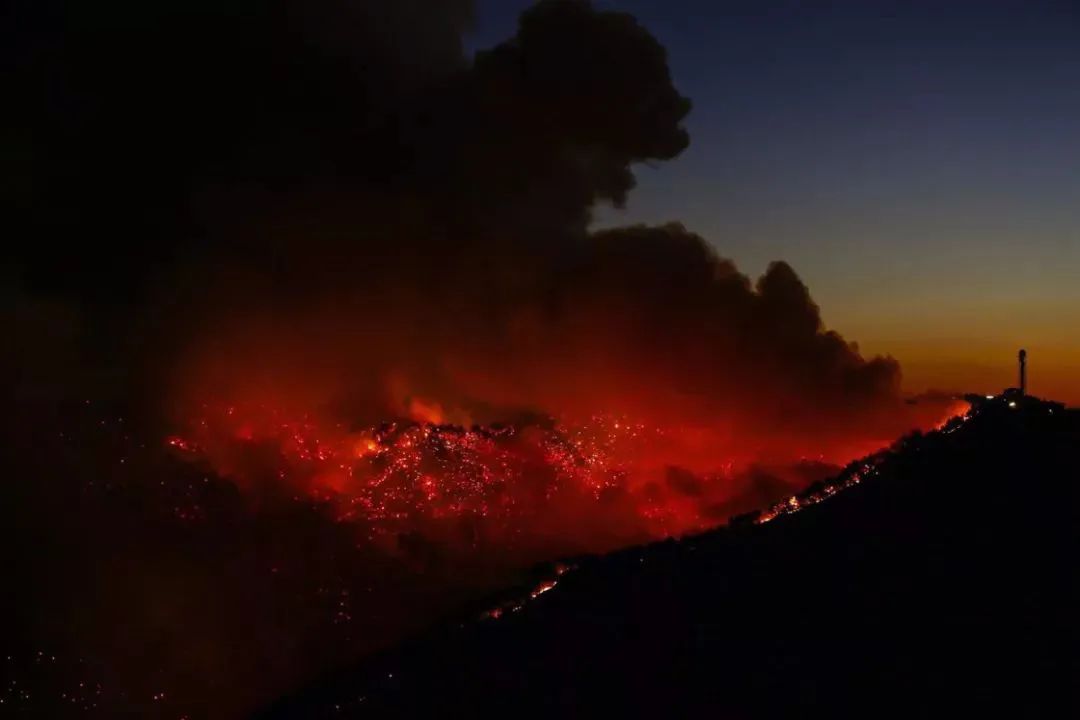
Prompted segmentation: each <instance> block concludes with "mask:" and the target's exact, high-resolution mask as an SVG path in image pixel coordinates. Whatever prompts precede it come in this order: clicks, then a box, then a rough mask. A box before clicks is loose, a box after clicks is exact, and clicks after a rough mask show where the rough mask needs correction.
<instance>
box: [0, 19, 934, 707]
mask: <svg viewBox="0 0 1080 720" xmlns="http://www.w3.org/2000/svg"><path fill="white" fill-rule="evenodd" d="M93 5H94V7H93V11H92V13H91V14H87V13H88V11H87V10H86V7H87V5H86V3H83V2H77V1H75V0H33V1H32V2H31V1H29V0H27V1H26V2H23V1H21V0H20V1H19V2H16V3H15V7H16V10H15V11H14V14H13V17H17V18H18V22H17V23H4V24H2V28H0V39H2V40H3V41H2V42H0V53H2V54H3V59H4V61H5V66H6V67H13V68H16V69H17V70H16V72H15V73H14V76H15V77H14V78H13V82H12V84H11V86H10V91H9V95H10V96H11V98H10V99H11V103H10V104H11V107H12V108H14V110H13V111H12V113H11V114H10V116H9V117H8V118H7V122H8V124H9V127H10V128H11V130H10V133H9V136H10V137H15V138H19V142H20V147H22V148H23V149H24V150H25V152H23V153H21V154H19V155H18V157H17V158H16V161H15V164H14V165H12V166H11V168H13V169H11V170H10V172H12V173H14V175H13V177H19V178H20V182H19V183H18V185H19V187H20V188H23V189H22V190H20V192H19V193H17V194H14V195H12V196H10V197H9V198H7V199H8V200H10V201H11V203H12V206H11V207H10V208H9V209H8V210H9V211H8V212H6V213H5V220H4V222H5V223H6V224H7V225H8V226H9V227H8V230H9V232H7V233H6V235H8V236H10V237H19V238H21V242H20V243H19V244H18V247H17V248H16V249H15V250H14V251H13V253H14V254H13V256H12V257H11V262H10V263H8V264H6V265H5V270H4V273H5V274H4V276H3V281H4V285H3V289H4V293H5V295H6V296H7V297H8V298H9V299H11V300H12V302H10V303H5V312H6V313H7V314H8V315H7V320H8V322H7V324H6V326H7V327H9V328H12V333H13V334H14V337H13V339H12V341H11V342H10V346H11V349H12V351H11V352H10V353H7V354H5V357H4V359H3V360H2V361H0V362H3V363H4V366H3V370H4V373H3V377H5V378H6V379H8V380H9V383H10V385H11V387H10V388H9V389H10V391H11V392H10V396H11V397H12V398H13V403H14V407H15V408H16V409H15V410H14V411H13V412H11V413H10V415H9V421H10V424H11V425H12V426H13V427H11V428H10V432H9V433H8V436H9V437H10V438H11V439H12V446H13V447H14V448H16V450H17V451H16V452H15V453H13V454H14V456H15V458H14V459H13V460H12V467H13V468H14V469H15V472H14V473H13V474H14V475H15V476H16V477H17V478H18V479H17V480H15V481H13V482H12V484H10V486H8V487H7V491H8V492H10V493H12V501H11V502H9V503H4V504H3V505H4V507H5V508H7V509H8V511H9V512H10V513H12V517H10V518H9V519H10V520H11V522H10V523H9V524H8V527H9V528H11V529H12V532H14V533H15V535H16V538H15V539H14V540H13V541H12V543H10V547H20V546H23V545H25V544H26V543H27V542H28V541H27V538H30V539H31V541H32V542H34V543H35V547H38V548H40V551H39V552H38V556H37V557H36V558H35V560H34V562H33V563H31V564H29V565H25V566H23V565H20V566H19V568H18V573H17V582H16V586H18V587H20V588H21V594H20V595H19V597H18V598H17V601H16V605H17V607H15V608H13V609H11V611H10V613H9V614H8V617H14V618H16V622H15V625H16V626H18V627H19V628H20V632H21V633H23V634H24V637H21V639H20V642H21V643H22V644H23V646H24V647H23V646H21V647H22V649H23V650H24V651H25V652H24V653H23V656H24V657H30V658H35V657H37V655H36V653H39V652H45V649H44V648H41V647H38V646H37V645H38V644H40V643H45V644H47V645H49V647H50V648H53V647H56V648H60V649H61V650H60V651H58V652H56V653H55V655H56V656H57V657H58V658H60V660H58V661H57V662H59V663H61V664H63V663H65V662H66V663H72V664H75V665H78V666H79V667H80V668H81V669H80V671H79V672H80V673H82V674H83V675H85V674H86V673H90V675H88V676H87V677H88V678H89V677H90V676H91V675H92V676H93V678H92V680H91V679H87V680H85V682H91V681H92V682H93V683H98V682H99V681H100V682H101V683H103V684H104V685H105V686H106V688H107V689H106V690H104V691H103V692H104V693H105V694H106V695H109V693H112V694H111V695H109V697H110V698H111V700H109V703H110V704H109V707H110V708H111V709H113V710H117V709H119V710H127V711H133V712H140V713H144V712H145V711H146V710H147V708H162V709H161V710H160V712H162V713H163V714H165V713H171V715H170V716H175V715H176V714H178V713H174V712H173V710H176V708H178V707H184V708H187V709H188V711H190V709H191V708H192V707H194V708H195V709H196V711H197V710H198V709H199V708H200V706H201V708H202V709H203V710H206V708H207V707H213V709H214V710H215V712H214V713H212V714H215V715H219V716H220V715H228V714H240V713H242V712H244V711H246V710H249V709H250V708H251V707H253V706H255V705H257V704H258V703H260V702H264V701H266V700H267V699H269V696H270V695H271V694H273V693H276V692H280V691H281V690H282V689H283V688H284V687H287V686H290V685H291V684H295V683H296V682H299V681H300V680H301V679H304V678H307V677H309V676H311V675H312V674H313V673H316V672H319V671H321V670H325V669H326V668H327V667H329V666H332V665H333V664H334V663H338V662H345V661H347V660H349V659H352V658H355V657H357V656H359V655H363V654H364V653H367V652H370V651H372V650H373V649H375V648H378V647H383V646H385V645H387V644H389V643H392V642H394V641H396V640H399V639H400V638H401V637H404V636H405V635H407V634H408V633H409V632H412V631H415V630H416V629H417V628H419V627H422V626H423V625H425V624H426V623H428V622H430V621H432V620H433V619H434V618H435V617H437V616H438V615H439V614H440V613H445V612H449V611H450V610H451V609H453V608H457V607H461V606H462V605H463V604H465V603H466V601H467V600H470V599H473V598H475V597H477V596H478V595H479V594H482V593H484V592H488V591H490V590H491V589H492V588H493V587H497V586H499V585H501V584H503V583H504V582H506V581H507V579H508V578H511V577H513V574H514V573H515V572H516V570H517V568H520V567H524V566H527V565H528V564H529V563H532V562H535V561H537V560H543V559H551V558H553V557H559V556H563V555H567V554H573V553H579V552H594V551H602V550H607V549H611V548H614V547H618V546H621V545H626V544H629V543H637V542H642V541H646V540H649V539H655V538H660V537H668V536H672V535H679V534H682V533H686V532H690V531H694V530H699V529H702V528H706V527H710V526H714V525H717V524H721V523H723V522H724V521H725V520H726V519H727V518H728V517H729V516H731V515H733V514H736V513H739V512H745V511H747V510H749V509H751V508H754V507H762V506H766V505H768V504H771V503H773V502H775V501H777V500H778V499H779V498H783V497H789V496H791V495H792V493H794V492H797V491H798V490H799V489H800V488H803V487H805V486H806V485H808V484H809V483H811V482H814V481H816V480H821V479H822V478H824V477H827V476H828V475H829V474H831V473H832V472H833V471H834V470H835V469H836V468H837V467H840V466H843V465H844V464H846V463H847V462H849V461H850V460H852V459H853V458H856V457H861V456H862V455H864V454H866V453H867V452H870V451H872V450H874V449H876V448H878V447H881V446H883V445H886V444H887V443H888V442H889V441H890V440H891V439H893V438H895V437H897V436H898V435H900V434H902V433H904V432H907V431H908V430H910V429H912V428H914V427H922V428H929V427H932V426H934V425H935V424H936V423H939V422H940V421H941V419H942V417H943V416H944V415H948V414H949V413H950V412H951V411H950V410H949V409H948V408H947V407H946V405H945V404H944V403H941V402H924V403H920V404H918V405H911V404H908V403H906V402H905V401H904V400H903V398H902V397H901V392H900V369H899V367H898V365H897V363H896V362H895V361H894V360H892V359H891V358H882V357H875V358H865V357H863V356H862V354H861V353H860V352H859V350H858V347H857V346H856V345H855V344H853V343H850V342H848V341H847V340H845V339H844V338H843V337H841V336H840V335H839V334H837V333H836V332H833V331H830V330H827V329H826V327H825V326H824V323H823V322H822V319H821V316H820V313H819V310H818V307H817V306H816V305H815V303H814V302H813V300H812V299H811V296H810V293H809V290H808V289H807V288H806V286H805V285H804V284H803V283H802V281H801V280H800V279H799V277H798V276H797V275H796V273H795V271H794V270H793V269H792V268H791V267H789V266H788V265H787V264H785V263H783V262H777V263H774V264H773V265H771V266H770V267H769V268H768V269H767V271H766V272H765V273H764V274H763V275H762V276H761V277H760V278H759V279H757V280H756V281H754V280H752V279H751V278H749V277H747V276H746V275H744V274H743V273H741V272H739V270H738V269H737V268H736V266H735V265H734V263H732V262H731V261H729V260H726V259H724V258H722V257H721V256H720V255H719V254H718V252H717V250H716V249H715V248H716V246H718V245H719V246H722V244H723V239H722V238H718V239H716V240H715V243H709V242H707V241H706V240H705V239H703V238H701V237H700V236H698V235H696V234H694V233H693V232H691V231H689V230H687V229H686V228H685V227H683V226H682V225H679V224H677V223H673V224H668V225H664V226H660V227H629V228H617V229H608V230H603V231H594V230H593V229H592V228H591V217H592V213H593V210H594V208H595V207H596V206H597V205H598V204H602V203H607V204H614V205H621V204H622V203H624V202H625V200H626V198H627V196H628V194H629V193H630V191H631V190H632V189H633V186H634V183H635V179H634V174H633V168H634V166H635V165H636V164H638V163H643V162H653V161H663V160H667V159H671V158H674V157H676V156H677V155H678V154H679V153H681V152H682V151H683V150H684V149H685V148H686V147H687V145H688V143H689V138H688V135H687V133H686V131H685V129H684V127H683V120H684V118H685V117H686V115H687V113H688V112H689V110H690V102H689V100H688V99H686V98H684V97H683V96H682V95H680V94H679V92H678V91H677V89H676V88H675V86H674V84H673V82H672V79H671V75H670V72H669V69H668V65H667V59H666V53H665V51H664V49H663V47H661V46H660V44H659V43H658V42H657V41H656V40H655V39H654V38H653V37H652V36H651V35H650V34H649V32H648V31H647V30H646V29H645V28H643V27H641V26H640V25H639V24H638V23H637V21H636V20H635V19H634V18H633V17H631V16H629V15H627V14H624V13H618V12H601V11H597V10H595V9H594V8H592V7H591V5H590V4H589V3H588V2H579V1H576V0H543V1H542V2H539V3H537V4H536V5H535V6H533V7H531V8H530V9H529V10H528V11H527V12H526V13H525V14H524V15H523V16H522V18H521V21H520V25H519V28H518V30H517V32H516V34H515V35H514V36H513V37H511V38H509V39H507V40H506V41H505V42H503V43H501V44H499V45H498V46H496V47H494V48H491V49H489V50H485V51H483V52H480V53H477V54H476V55H475V57H468V56H467V55H466V53H465V52H464V51H463V49H462V39H461V38H462V33H463V31H464V29H465V28H466V27H467V25H468V19H469V17H470V8H469V3H467V2H465V1H464V0H461V1H459V2H446V1H445V0H408V1H407V2H393V3H388V2H382V1H381V0H378V1H377V0H355V1H351V2H345V1H344V0H314V1H308V2H284V3H265V2H261V1H257V0H238V1H237V2H232V3H221V2H218V1H216V0H215V1H213V2H211V1H210V0H197V1H195V2H192V1H190V0H188V1H185V2H178V1H175V0H165V1H161V2H155V3H151V4H144V5H145V7H140V8H138V9H133V8H132V7H130V3H127V2H123V1H122V0H106V1H105V2H98V3H94V4H93ZM12 30H17V32H14V33H13V32H11V31H12ZM193 47H197V48H198V52H196V53H192V52H191V48H193ZM23 161H26V162H31V161H32V167H30V166H27V167H23V166H21V165H19V164H18V163H21V162H23ZM23 178H29V180H27V181H26V182H22V179H23ZM74 239H78V240H80V242H73V240H74ZM57 247H64V248H66V249H65V251H64V252H62V253H58V252H57V251H56V248H57ZM91 392H92V393H93V396H94V403H92V404H90V405H88V406H87V405H84V400H85V398H86V397H87V395H88V393H91ZM106 407H107V408H110V410H109V411H105V410H102V409H101V408H106ZM73 408H74V409H73ZM117 408H122V409H123V410H122V411H120V410H117ZM87 413H91V414H94V416H93V417H91V418H88V417H87V415H86V414H87ZM163 450H164V452H163ZM12 508H14V509H12ZM546 589H548V588H547V587H545V586H541V588H537V590H536V592H538V593H539V592H544V591H546ZM83 594H86V595H88V596H89V597H85V598H84V597H82V595H83ZM343 627H345V628H352V630H350V631H348V632H343V631H342V628H343ZM120 628H123V631H122V632H121V630H120ZM53 654H54V653H53V652H52V651H51V649H50V650H49V657H50V658H51V657H52V656H53ZM84 660H85V663H84ZM90 667H92V668H93V672H90V670H87V668H90ZM95 673H96V674H95ZM80 677H81V675H80ZM80 682H83V680H80ZM166 686H167V692H166V690H164V689H163V688H166ZM95 687H96V685H95ZM117 687H120V688H122V689H120V690H118V689H116V688H117ZM65 692H66V691H65ZM77 697H78V698H79V699H78V701H77V702H76V703H75V704H78V705H79V706H80V707H81V706H82V705H83V704H85V702H84V701H86V696H85V694H82V693H80V694H77ZM95 702H97V701H96V700H95ZM101 702H105V701H101ZM99 704H100V703H99ZM200 704H201V705H200ZM166 706H168V709H165V708H166ZM196 714H200V715H202V714H207V713H199V712H196Z"/></svg>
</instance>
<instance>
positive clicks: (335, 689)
mask: <svg viewBox="0 0 1080 720" xmlns="http://www.w3.org/2000/svg"><path fill="white" fill-rule="evenodd" d="M972 400H973V409H972V411H971V412H970V413H969V415H968V416H967V417H966V418H963V419H956V420H954V421H952V422H951V423H950V424H948V425H947V426H945V427H944V428H942V429H941V430H940V431H935V432H932V433H928V434H925V435H912V436H908V437H906V438H904V439H903V440H901V441H899V442H897V443H896V444H895V445H894V446H893V447H892V448H891V449H889V450H888V451H884V452H882V453H879V454H877V455H875V456H873V457H870V458H867V459H866V460H865V461H861V462H859V463H855V464H853V465H852V466H850V467H849V468H848V469H847V470H846V471H845V473H844V474H843V475H841V476H839V477H838V478H836V479H835V480H834V481H833V482H832V483H831V485H830V486H826V485H819V486H817V487H814V488H811V489H810V490H808V491H807V493H805V494H804V495H803V496H801V497H799V498H796V499H794V500H792V501H789V503H788V504H787V505H786V506H783V507H780V508H778V510H779V511H780V512H776V511H775V510H774V511H771V512H769V511H767V512H766V513H764V514H755V515H751V516H745V517H742V518H738V519H736V520H735V521H734V522H733V523H732V524H731V525H730V526H729V527H727V528H724V529H721V530H718V531H715V532H712V533H708V534H705V535H702V536H698V537H693V538H688V539H684V540H682V541H668V542H663V543H659V544H655V545H650V546H646V547H641V548H636V549H632V550H628V551H623V552H619V553H616V554H613V555H610V556H605V557H599V558H586V559H580V560H575V561H573V562H572V563H570V564H567V565H560V566H556V567H553V568H547V569H546V573H547V574H546V575H545V574H544V573H542V572H541V573H540V574H539V575H538V577H537V582H538V584H537V585H536V586H535V587H534V588H532V589H531V590H530V589H529V588H521V589H520V590H519V591H518V592H517V594H516V595H510V596H507V597H506V598H502V599H496V600H493V601H492V603H491V607H490V609H489V612H487V613H483V614H481V615H480V616H479V619H476V620H468V621H463V622H461V623H457V624H452V625H450V626H447V627H444V628H442V629H440V630H438V631H436V632H434V633H430V634H428V635H427V636H425V637H423V638H420V639H418V640H416V641H415V642H413V643H411V644H410V645H408V646H406V647H404V648H401V649H399V650H397V651H395V652H393V653H391V654H388V655H383V656H381V657H379V658H377V659H376V660H375V661H372V662H369V663H366V664H364V665H363V666H362V667H359V668H349V669H347V670H343V671H342V672H340V673H338V674H337V675H335V676H333V677H329V678H327V679H326V680H325V682H323V683H322V684H320V685H318V686H316V687H313V688H311V689H310V690H309V691H307V692H306V693H304V694H301V695H298V696H295V697H291V698H288V699H286V700H283V701H282V702H280V703H279V704H278V705H277V706H276V707H274V708H272V709H271V710H270V711H269V712H268V713H267V715H266V716H267V717H271V718H289V717H321V716H328V717H365V718H371V717H403V716H404V717H435V716H438V717H470V716H473V717H475V716H484V717H487V716H494V715H502V716H508V717H522V716H529V717H532V716H541V715H549V716H556V717H560V716H561V717H567V716H569V717H587V716H597V717H619V716H632V717H683V716H691V715H693V716H702V717H719V718H762V717H817V716H823V717H828V716H831V717H836V716H843V717H882V716H907V717H938V716H943V715H945V714H946V713H959V714H960V715H961V716H964V717H973V716H976V715H977V714H982V713H991V712H993V713H995V714H998V713H1001V712H1006V713H1009V714H1011V715H1013V716H1020V717H1051V716H1054V717H1063V716H1069V715H1071V714H1072V712H1073V711H1075V709H1076V708H1075V701H1076V698H1075V693H1074V692H1073V690H1072V689H1073V687H1074V684H1073V681H1074V680H1075V678H1076V672H1075V671H1076V664H1075V652H1074V650H1075V642H1074V641H1075V637H1076V629H1077V621H1076V612H1075V600H1076V587H1075V567H1076V565H1075V563H1076V550H1077V547H1078V543H1077V527H1078V526H1077V519H1078V518H1077V493H1076V486H1077V481H1078V480H1080V459H1078V455H1077V452H1078V450H1080V412H1078V411H1076V410H1066V409H1065V408H1063V407H1062V406H1061V405H1059V404H1055V403H1049V402H1043V401H1040V400H1037V399H1034V398H1021V399H1020V400H1019V402H1015V398H1013V399H1010V398H1008V397H997V398H993V399H982V398H972ZM1010 403H1011V404H1010ZM834 491H835V492H834ZM816 500H822V501H821V502H815V501H816ZM796 509H797V510H798V511H797V512H793V510H796ZM774 515H775V517H774ZM765 520H768V522H763V521H765ZM556 582H557V585H556V584H555V583H556ZM548 590H550V592H549V591H548Z"/></svg>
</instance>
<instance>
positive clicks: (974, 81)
mask: <svg viewBox="0 0 1080 720" xmlns="http://www.w3.org/2000/svg"><path fill="white" fill-rule="evenodd" d="M530 4H531V3H530V2H529V1H528V0H478V3H477V6H478V18H477V28H476V32H475V34H474V35H473V37H472V38H471V39H470V40H471V43H472V44H473V45H474V46H475V47H485V46H489V45H492V44H494V43H496V42H497V41H499V40H501V39H503V38H505V37H507V36H509V35H510V34H512V32H513V30H514V27H515V24H516V18H517V16H518V15H519V14H520V12H521V10H522V9H524V8H525V7H527V6H528V5H530ZM594 4H596V5H597V6H598V7H605V8H611V9H617V10H622V11H626V12H629V13H631V14H633V15H635V16H637V17H638V18H639V19H640V21H641V22H642V24H644V25H645V26H646V27H648V28H649V29H650V30H651V31H652V32H653V33H654V34H655V35H656V36H657V37H658V38H659V39H660V41H661V42H662V43H663V44H664V45H665V46H666V47H667V48H668V51H669V54H670V63H671V67H672V73H673V75H674V78H675V82H676V84H677V86H678V87H679V88H680V90H681V91H682V92H683V94H685V95H687V96H689V97H690V98H691V99H692V100H693V102H694V110H693V113H692V114H691V116H690V118H689V121H688V127H689V130H690V134H691V146H690V148H689V149H688V150H687V151H686V152H685V153H684V154H683V156H682V157H680V158H679V159H677V160H675V161H673V162H670V163H666V164H664V165H661V166H658V167H655V168H639V172H638V177H639V180H640V186H639V188H638V189H637V190H636V191H635V193H634V194H633V195H632V196H631V199H630V203H629V207H628V209H627V210H626V211H623V212H616V211H604V212H602V213H601V216H600V218H599V222H601V223H626V222H662V221H666V220H673V219H678V220H681V221H683V222H684V223H685V224H686V225H687V226H689V227H690V228H691V229H692V230H695V231H697V232H699V233H701V234H702V235H704V236H705V237H706V238H707V239H708V240H709V241H710V242H711V243H713V245H715V246H716V248H717V249H718V250H719V252H720V253H721V254H723V255H725V256H728V257H731V258H733V259H734V260H736V262H737V263H738V264H739V265H740V267H742V268H743V269H744V270H745V271H746V272H748V273H750V274H752V275H756V274H758V273H760V272H761V271H762V270H763V269H764V267H765V265H766V264H767V263H768V262H769V261H770V260H773V259H785V260H788V261H789V262H791V263H792V264H793V265H794V266H795V268H796V270H798V271H799V272H800V274H801V275H802V276H803V278H804V279H805V280H806V282H807V284H808V285H810V288H811V291H812V293H813V294H814V297H815V298H816V299H817V300H818V301H819V303H820V304H821V306H822V309H823V312H824V314H825V318H826V321H827V323H828V324H829V325H830V326H832V327H835V328H837V329H839V330H840V331H841V332H843V333H844V334H845V336H847V337H849V339H853V340H857V341H860V342H861V344H862V345H863V347H864V349H866V350H867V351H870V352H874V353H879V352H881V353H891V354H894V355H896V356H897V357H898V358H899V359H900V360H901V361H902V363H903V364H904V367H905V371H906V376H907V379H908V384H909V387H910V388H911V389H913V390H918V389H922V388H924V387H926V386H928V385H939V386H947V385H950V384H951V385H960V384H963V385H965V386H966V387H970V386H972V384H974V385H984V386H986V387H987V388H991V387H993V386H994V385H995V384H998V383H1000V382H1008V381H1009V379H1010V378H1011V369H1012V368H1011V364H1010V363H1011V358H1012V353H1013V351H1014V349H1015V347H1017V346H1018V345H1019V344H1020V343H1026V344H1027V345H1028V346H1029V350H1031V351H1032V360H1033V371H1034V370H1035V369H1036V368H1039V369H1041V370H1042V375H1038V374H1036V373H1035V372H1033V378H1032V380H1033V385H1034V386H1035V387H1036V389H1038V387H1039V382H1040V379H1041V382H1042V383H1043V389H1044V391H1046V392H1047V393H1048V394H1051V393H1054V392H1056V393H1057V394H1058V395H1063V396H1068V397H1069V399H1072V400H1074V401H1075V400H1080V3H1076V2H1049V1H1047V2H1041V1H1039V0H1027V1H1023V2H1021V1H1017V2H994V1H992V0H967V1H962V0H954V1H951V2H950V1H948V0H940V1H939V2H918V1H917V0H909V1H907V2H884V1H877V0H849V1H846V2H844V1H841V2H801V3H800V2H781V1H779V0H776V1H770V0H757V1H752V2H738V3H731V2H723V1H717V2H707V1H704V0H666V1H661V0H599V1H598V2H595V3H594ZM1036 361H1037V362H1038V363H1039V365H1035V362H1036ZM1071 376H1075V377H1076V379H1075V380H1070V377H1071Z"/></svg>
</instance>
